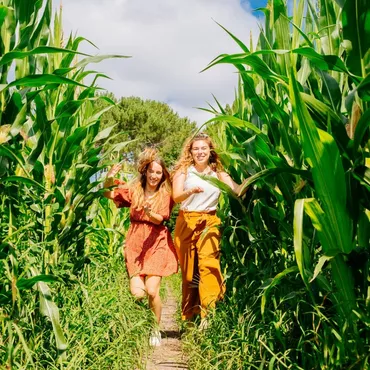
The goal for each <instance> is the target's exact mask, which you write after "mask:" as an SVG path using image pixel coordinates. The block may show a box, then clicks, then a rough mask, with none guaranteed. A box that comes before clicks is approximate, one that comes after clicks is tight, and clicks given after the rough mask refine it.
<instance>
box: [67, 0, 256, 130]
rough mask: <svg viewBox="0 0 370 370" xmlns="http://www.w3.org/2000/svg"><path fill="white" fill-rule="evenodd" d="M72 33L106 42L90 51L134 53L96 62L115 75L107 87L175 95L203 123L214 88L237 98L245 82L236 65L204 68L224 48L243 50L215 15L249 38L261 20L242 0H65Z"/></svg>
mask: <svg viewBox="0 0 370 370" xmlns="http://www.w3.org/2000/svg"><path fill="white" fill-rule="evenodd" d="M63 19H64V29H65V32H66V33H67V32H68V33H69V32H71V31H72V32H73V33H77V34H78V35H79V36H83V37H86V38H87V39H89V40H90V41H92V42H93V43H94V44H95V45H97V46H98V47H99V49H100V50H99V51H96V50H93V49H92V48H91V47H89V45H88V44H85V46H84V51H87V52H90V53H97V52H98V53H99V54H109V53H114V54H123V55H131V56H132V58H130V59H114V60H109V61H105V62H102V63H100V64H99V65H98V66H94V69H97V70H99V71H102V72H105V73H106V74H108V75H109V76H110V77H111V78H113V81H109V80H100V86H102V87H104V88H107V89H108V90H109V91H112V92H113V93H114V94H115V95H116V96H117V97H118V98H119V97H121V96H132V95H135V96H139V97H141V98H143V99H155V100H159V101H165V102H168V103H169V104H170V105H171V107H172V108H173V109H174V110H176V111H177V112H178V113H179V114H180V116H185V115H187V116H188V117H189V118H191V119H193V120H196V121H197V122H198V123H199V124H201V123H203V122H204V121H205V120H207V119H209V118H211V115H210V114H207V113H205V112H202V111H199V110H196V109H195V108H194V107H206V106H207V101H208V102H212V100H213V98H212V94H214V95H215V96H216V97H217V99H219V101H220V102H221V103H222V104H226V103H231V102H232V101H233V97H234V89H235V86H236V84H237V75H236V73H235V69H234V68H232V67H231V66H227V65H221V66H216V67H213V68H212V69H210V70H208V71H206V72H203V73H199V72H200V71H201V70H202V69H203V68H204V67H206V66H207V64H208V63H209V62H210V61H211V60H212V59H214V58H215V57H216V56H218V55H219V54H221V53H238V52H240V49H239V48H238V47H237V45H236V44H235V43H234V42H233V41H232V40H231V38H230V37H229V36H228V35H227V34H226V33H225V32H224V31H223V30H222V29H221V28H220V27H218V25H217V24H216V23H215V22H214V20H215V21H217V22H218V23H220V24H222V25H223V26H224V27H226V28H227V29H228V30H229V31H231V32H232V33H233V34H234V35H236V36H237V37H238V38H240V39H241V40H243V41H244V42H245V43H246V44H247V45H249V37H250V32H252V33H253V37H254V39H256V38H257V35H258V27H257V20H256V18H255V17H254V16H252V15H251V14H249V13H247V12H246V11H244V10H243V8H242V7H241V6H240V3H239V0H182V1H179V0H178V1H175V0H155V1H153V0H109V1H107V0H105V1H99V0H63Z"/></svg>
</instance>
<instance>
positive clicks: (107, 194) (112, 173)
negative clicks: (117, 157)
mask: <svg viewBox="0 0 370 370" xmlns="http://www.w3.org/2000/svg"><path fill="white" fill-rule="evenodd" d="M121 167H122V166H121V165H120V164H115V165H113V166H112V168H111V169H110V170H109V171H108V173H107V177H106V179H105V181H104V188H110V187H111V186H113V185H114V179H113V177H114V176H115V175H117V173H118V172H119V170H120V169H121ZM103 195H104V196H105V197H106V198H108V199H113V198H114V191H112V190H110V191H106V192H105V193H103Z"/></svg>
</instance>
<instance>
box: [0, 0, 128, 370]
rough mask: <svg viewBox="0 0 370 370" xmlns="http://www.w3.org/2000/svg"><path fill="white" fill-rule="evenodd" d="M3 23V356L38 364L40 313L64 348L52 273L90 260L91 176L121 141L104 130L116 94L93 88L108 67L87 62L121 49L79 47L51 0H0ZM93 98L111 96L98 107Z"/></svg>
mask: <svg viewBox="0 0 370 370" xmlns="http://www.w3.org/2000/svg"><path fill="white" fill-rule="evenodd" d="M0 31H1V40H0V55H1V59H0V76H1V77H0V83H1V85H0V104H1V111H0V124H1V126H0V188H1V195H0V199H1V203H0V204H1V216H0V224H1V230H0V238H1V243H0V302H1V309H0V318H1V330H2V336H1V338H2V339H1V340H0V345H1V350H0V358H1V362H2V363H6V364H7V365H8V367H9V368H11V367H12V366H13V365H14V364H16V363H24V364H25V366H27V364H28V365H29V366H31V365H32V364H33V350H34V349H35V346H36V342H35V338H36V336H37V332H35V333H33V330H36V329H35V328H36V327H37V326H38V324H37V323H38V322H39V321H40V320H42V318H41V317H42V316H45V317H46V318H47V320H48V322H49V323H50V324H47V325H50V327H51V328H52V330H53V332H54V339H52V338H51V340H52V346H51V347H50V348H51V350H50V351H51V352H50V354H49V356H51V357H53V356H54V358H57V357H59V358H60V359H61V360H63V359H65V358H66V356H65V350H66V347H67V341H66V338H65V335H64V333H63V330H62V328H61V326H60V321H59V310H58V307H57V305H56V304H55V303H54V302H53V299H52V289H51V288H50V286H49V284H48V283H52V282H63V281H64V282H66V281H67V282H68V281H73V280H74V279H75V278H76V276H77V275H78V274H80V273H81V272H82V271H83V269H84V265H85V264H86V263H88V261H89V258H88V249H87V248H86V242H85V237H86V234H87V232H88V222H89V207H90V205H91V204H92V203H93V200H94V199H95V198H96V197H97V196H99V192H96V185H97V184H98V183H99V181H95V182H91V181H90V179H91V178H92V176H93V175H95V174H97V173H99V172H100V171H101V169H102V168H104V166H105V162H107V158H109V156H110V155H111V153H112V152H115V151H119V149H120V147H122V145H124V144H117V145H115V146H109V140H106V139H107V138H108V136H109V135H110V132H111V130H112V127H109V128H107V129H105V130H103V131H99V123H100V120H99V119H100V116H101V115H102V114H103V113H104V112H105V111H107V110H108V109H110V107H111V106H112V104H113V102H112V101H110V100H109V99H108V98H98V97H97V96H96V91H97V86H96V81H97V79H98V78H99V77H106V76H104V75H101V74H98V73H96V72H95V71H91V70H88V69H86V67H87V66H88V64H89V63H94V62H99V61H101V60H103V59H105V58H109V57H118V56H116V55H111V56H109V55H108V56H90V55H85V54H82V53H80V52H79V51H78V47H79V44H80V43H81V42H83V41H85V40H84V39H83V38H82V37H77V38H74V37H72V36H70V37H69V38H68V40H67V41H66V42H65V41H64V39H63V32H62V13H61V11H59V12H56V14H55V15H54V16H53V14H52V2H51V1H49V0H40V1H36V2H33V1H21V0H4V1H2V2H1V4H0ZM87 76H90V77H92V78H91V79H92V82H91V83H90V84H89V85H85V84H84V79H85V78H86V77H87ZM97 99H105V100H106V101H108V103H110V105H109V106H108V107H105V108H104V109H98V108H97V107H96V105H95V104H94V103H95V101H96V100H97ZM102 142H103V143H104V146H102V144H101V143H102ZM33 287H37V290H36V291H34V290H32V289H31V288H33ZM36 292H37V293H36ZM35 294H38V296H39V298H38V303H37V305H38V306H39V309H37V307H36V305H35V300H34V295H35ZM20 348H21V349H22V350H20Z"/></svg>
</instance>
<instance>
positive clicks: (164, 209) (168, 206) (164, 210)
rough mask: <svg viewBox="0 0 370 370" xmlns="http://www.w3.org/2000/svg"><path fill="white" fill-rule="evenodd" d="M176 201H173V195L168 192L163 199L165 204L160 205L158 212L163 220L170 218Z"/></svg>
mask: <svg viewBox="0 0 370 370" xmlns="http://www.w3.org/2000/svg"><path fill="white" fill-rule="evenodd" d="M174 204H175V202H174V201H173V199H172V197H171V196H170V195H169V194H168V196H166V198H165V199H164V200H163V204H162V205H161V206H159V209H158V212H157V213H158V214H160V215H161V216H162V217H163V221H165V220H168V219H169V218H170V215H171V212H172V208H173V206H174Z"/></svg>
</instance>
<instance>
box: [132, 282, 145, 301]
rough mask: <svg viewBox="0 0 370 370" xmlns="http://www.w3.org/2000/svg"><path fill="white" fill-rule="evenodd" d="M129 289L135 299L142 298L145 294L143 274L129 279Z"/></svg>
mask: <svg viewBox="0 0 370 370" xmlns="http://www.w3.org/2000/svg"><path fill="white" fill-rule="evenodd" d="M130 291H131V294H132V295H133V296H134V297H135V298H136V299H143V298H144V297H145V296H146V288H145V281H144V276H133V277H132V278H131V279H130Z"/></svg>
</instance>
